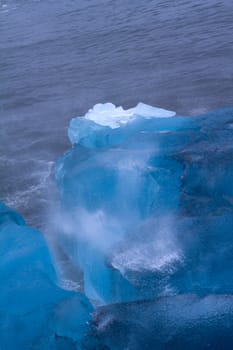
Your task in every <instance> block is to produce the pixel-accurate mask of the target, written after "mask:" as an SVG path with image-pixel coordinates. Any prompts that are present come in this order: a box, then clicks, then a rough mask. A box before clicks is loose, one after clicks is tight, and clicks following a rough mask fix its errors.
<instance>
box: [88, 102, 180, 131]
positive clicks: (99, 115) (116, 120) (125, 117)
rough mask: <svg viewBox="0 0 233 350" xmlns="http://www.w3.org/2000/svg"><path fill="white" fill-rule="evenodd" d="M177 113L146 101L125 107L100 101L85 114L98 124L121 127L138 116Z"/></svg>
mask: <svg viewBox="0 0 233 350" xmlns="http://www.w3.org/2000/svg"><path fill="white" fill-rule="evenodd" d="M175 114H176V113H175V112H172V111H168V110H165V109H162V108H157V107H152V106H150V105H147V104H145V103H142V102H140V103H138V104H137V106H136V107H133V108H129V109H124V108H122V107H121V106H119V107H116V106H115V105H114V104H113V103H98V104H96V105H95V106H94V107H93V108H91V109H90V110H89V111H88V112H87V114H86V115H85V116H84V117H85V118H86V119H89V120H92V121H94V122H95V123H96V124H99V125H103V126H109V127H110V128H112V129H116V128H119V127H120V126H121V125H122V124H127V123H128V122H130V121H133V120H134V119H135V118H136V117H137V116H140V117H143V118H146V119H149V118H169V117H173V116H174V115H175Z"/></svg>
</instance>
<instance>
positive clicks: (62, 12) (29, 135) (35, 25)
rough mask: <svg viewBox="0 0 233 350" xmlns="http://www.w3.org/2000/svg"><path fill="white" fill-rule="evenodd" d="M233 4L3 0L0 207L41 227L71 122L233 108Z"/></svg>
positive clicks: (151, 0) (155, 0)
mask: <svg viewBox="0 0 233 350" xmlns="http://www.w3.org/2000/svg"><path fill="white" fill-rule="evenodd" d="M232 15H233V2H232V0H222V1H217V0H207V1H203V0H194V1H191V0H189V1H187V0H177V1H175V0H170V1H168V0H141V1H139V0H134V1H130V0H118V1H114V0H105V1H103V0H76V1H75V0H73V1H72V0H61V1H54V0H41V1H36V0H34V1H33V0H18V1H17V0H0V199H1V200H3V201H4V202H5V203H6V204H8V205H10V206H11V207H12V208H14V209H16V210H17V211H19V212H20V213H21V214H23V215H24V217H25V218H26V220H27V222H28V223H29V224H31V225H34V226H36V227H39V228H42V227H44V226H45V225H46V222H47V220H48V213H49V212H50V208H51V207H53V206H54V205H55V204H56V203H57V201H58V198H57V194H56V187H55V185H54V180H53V169H54V161H55V160H56V159H57V158H58V157H59V156H61V155H62V154H63V153H64V152H65V151H66V150H67V149H68V148H69V147H70V145H69V142H68V138H67V127H68V124H69V120H70V119H71V118H72V117H74V116H77V115H83V114H84V113H85V112H86V111H87V110H88V109H89V108H91V107H92V106H93V105H94V104H95V103H98V102H108V101H111V102H113V103H115V104H116V105H122V106H123V107H132V106H134V105H136V104H137V103H138V102H139V101H142V102H144V103H148V104H151V105H154V106H158V107H164V108H166V109H171V110H175V111H176V112H177V113H178V114H182V115H187V116H188V115H195V114H201V113H205V112H207V111H210V110H213V109H216V108H220V107H223V106H228V105H232V104H233V64H232V63H233V20H232Z"/></svg>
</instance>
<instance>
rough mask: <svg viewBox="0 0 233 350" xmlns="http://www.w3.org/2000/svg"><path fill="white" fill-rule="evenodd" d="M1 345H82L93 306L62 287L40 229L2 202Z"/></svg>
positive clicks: (11, 347)
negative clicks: (28, 224)
mask: <svg viewBox="0 0 233 350" xmlns="http://www.w3.org/2000/svg"><path fill="white" fill-rule="evenodd" d="M0 280H1V286H0V319H1V322H0V348H1V349H4V350H16V349H24V350H29V349H37V350H38V349H40V350H42V349H43V350H46V349H52V350H57V349H79V345H80V342H81V339H82V337H83V336H84V334H85V332H86V331H87V321H88V320H89V319H90V313H91V312H92V306H91V304H90V303H89V301H88V300H87V298H85V296H83V295H81V294H79V293H71V292H67V291H64V290H62V289H60V288H59V287H58V286H57V284H56V282H57V281H56V274H55V271H54V267H53V263H52V260H51V257H50V254H49V251H48V248H47V245H46V242H45V240H44V238H43V236H42V235H41V234H40V232H38V231H36V230H33V229H32V228H30V227H28V226H26V224H25V222H24V220H23V219H22V218H21V217H20V215H18V214H17V213H15V212H14V211H12V210H10V209H9V208H8V207H6V206H5V205H4V204H2V203H0Z"/></svg>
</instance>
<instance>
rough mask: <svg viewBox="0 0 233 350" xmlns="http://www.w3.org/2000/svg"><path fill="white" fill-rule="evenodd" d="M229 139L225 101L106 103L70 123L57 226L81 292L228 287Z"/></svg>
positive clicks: (232, 116)
mask: <svg viewBox="0 0 233 350" xmlns="http://www.w3.org/2000/svg"><path fill="white" fill-rule="evenodd" d="M232 136H233V110H232V108H226V109H222V110H219V111H216V112H212V113H209V114H207V115H203V116H197V117H192V118H186V117H180V116H175V113H173V112H170V111H163V110H161V109H156V108H153V107H150V106H147V105H144V104H139V105H138V106H137V107H135V108H132V109H129V110H126V111H125V110H123V109H122V108H120V107H118V108H117V107H115V106H114V105H112V104H106V105H97V106H95V107H94V108H93V109H92V110H90V111H89V112H88V113H87V115H86V116H85V117H84V118H81V117H80V118H79V117H78V118H75V119H73V120H72V121H71V124H70V128H69V137H70V140H71V142H72V144H73V148H72V149H71V151H69V152H67V153H66V154H65V155H64V157H63V158H62V159H60V160H59V162H58V163H57V170H56V177H57V182H58V186H59V189H60V193H61V200H62V204H63V211H64V212H63V218H62V220H61V223H60V224H61V231H63V234H62V237H63V246H64V247H65V249H67V252H69V255H70V256H71V258H72V261H73V263H74V264H76V265H77V266H79V267H81V269H82V271H83V276H84V277H83V278H84V288H85V293H86V295H87V296H88V297H89V298H91V299H94V300H97V301H98V302H99V303H102V304H108V303H115V302H122V301H133V300H140V299H143V300H144V299H147V298H149V299H151V298H154V297H158V296H168V295H176V294H181V293H197V294H199V295H206V294H210V293H232V291H233V277H232V273H231V271H232V268H233V260H232V259H231V256H232V254H233V245H232V227H233V215H232V213H233V211H232V204H233V185H232V184H233V181H232V174H233V162H232V159H233V146H232ZM62 227H63V228H62ZM66 247H67V248H66Z"/></svg>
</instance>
